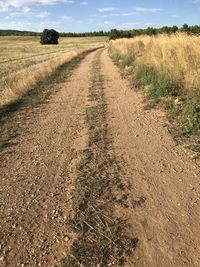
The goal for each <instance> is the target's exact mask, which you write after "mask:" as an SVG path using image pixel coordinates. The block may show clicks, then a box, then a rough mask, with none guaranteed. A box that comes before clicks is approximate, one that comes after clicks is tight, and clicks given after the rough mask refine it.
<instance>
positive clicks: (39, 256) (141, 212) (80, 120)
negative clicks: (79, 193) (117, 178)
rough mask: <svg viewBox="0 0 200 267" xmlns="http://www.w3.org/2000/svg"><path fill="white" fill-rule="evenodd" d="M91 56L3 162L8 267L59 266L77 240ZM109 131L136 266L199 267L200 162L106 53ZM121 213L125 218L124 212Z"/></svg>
mask: <svg viewBox="0 0 200 267" xmlns="http://www.w3.org/2000/svg"><path fill="white" fill-rule="evenodd" d="M95 54H96V52H92V53H91V54H89V55H88V56H87V57H86V58H85V59H84V60H83V61H82V63H81V64H80V65H79V66H78V68H77V69H76V70H74V71H73V74H72V76H71V78H70V79H68V80H67V81H66V82H64V83H60V84H58V85H57V86H58V87H59V88H58V89H59V90H56V91H57V93H56V94H55V95H53V96H52V97H51V98H50V100H49V102H48V104H46V105H44V108H43V110H41V111H40V112H39V113H38V114H37V117H35V118H31V117H30V118H29V123H28V124H27V125H26V128H27V129H28V130H27V131H26V132H25V133H24V134H21V135H20V136H18V137H16V139H15V146H11V147H8V148H6V151H4V152H6V153H7V154H6V155H7V156H6V158H5V160H4V161H3V162H1V164H0V168H1V170H0V173H1V179H0V193H1V194H0V216H1V220H0V239H1V245H0V266H2V267H3V266H8V267H14V266H30V267H32V266H33V267H35V266H42V267H49V266H55V265H56V264H58V263H59V262H60V260H62V259H63V258H64V257H65V256H66V255H67V253H68V250H69V247H70V245H71V243H72V240H73V237H74V236H73V234H72V233H71V232H70V230H69V227H68V225H67V223H66V221H67V219H68V218H69V217H70V216H71V213H72V204H73V203H72V195H73V184H74V180H75V179H76V173H75V165H76V164H77V162H78V160H79V157H80V151H81V149H83V148H84V147H85V146H86V142H87V140H88V137H87V132H86V129H85V125H84V114H85V110H86V107H87V96H88V88H89V86H90V68H91V63H92V60H93V58H94V55H95ZM101 65H102V74H103V78H104V87H105V97H106V101H107V104H108V107H107V108H108V127H109V130H110V133H111V135H112V138H113V144H114V149H115V153H116V156H117V158H120V159H121V163H123V173H124V180H125V181H126V182H127V183H129V185H130V186H129V188H130V194H129V200H128V201H129V205H128V207H127V208H119V213H120V214H123V215H124V216H125V218H128V221H129V222H130V225H131V229H132V231H133V232H134V234H135V235H136V236H137V238H138V239H139V244H138V246H137V248H136V251H135V253H134V255H133V257H132V259H130V261H129V262H128V263H127V265H126V266H127V267H131V266H136V267H137V266H138V267H142V266H151V267H160V266H163V267H168V266H174V267H177V266H196V267H197V266H200V246H199V245H200V232H199V228H198V222H199V218H200V205H199V204H200V182H199V177H200V168H199V165H200V162H199V160H198V159H193V158H192V154H191V152H189V151H188V150H185V149H184V148H183V147H181V146H177V145H176V144H175V142H174V141H173V139H172V137H171V135H170V134H169V132H168V130H167V127H166V118H165V114H164V112H162V111H158V110H153V109H152V110H146V109H144V106H145V104H144V101H143V100H144V99H143V96H142V95H141V94H140V93H136V92H135V91H134V90H131V89H130V86H129V84H128V81H126V80H124V79H122V78H121V76H120V73H119V71H118V70H117V68H116V67H115V66H114V64H113V62H112V61H111V59H110V58H109V56H108V54H107V51H106V50H104V52H103V53H102V56H101ZM116 212H118V211H116Z"/></svg>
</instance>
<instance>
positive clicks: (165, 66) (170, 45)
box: [111, 34, 200, 94]
mask: <svg viewBox="0 0 200 267" xmlns="http://www.w3.org/2000/svg"><path fill="white" fill-rule="evenodd" d="M199 47H200V37H198V36H188V35H184V34H177V35H171V36H168V35H159V36H156V37H150V36H141V37H140V36H138V37H136V38H134V39H130V40H128V39H120V40H117V41H112V43H111V49H112V53H113V52H114V53H119V54H123V55H125V56H128V57H129V58H130V57H131V60H132V61H133V66H134V67H137V66H138V65H140V64H147V65H150V66H154V67H155V68H156V69H158V70H160V71H165V72H168V73H169V75H170V78H171V79H172V80H173V81H175V82H178V83H179V85H181V86H180V88H181V90H182V92H184V93H187V94H188V93H191V92H192V91H193V90H199V91H200V49H199Z"/></svg>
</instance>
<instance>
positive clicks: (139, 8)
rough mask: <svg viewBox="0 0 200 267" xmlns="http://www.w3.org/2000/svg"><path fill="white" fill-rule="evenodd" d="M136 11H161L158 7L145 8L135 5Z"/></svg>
mask: <svg viewBox="0 0 200 267" xmlns="http://www.w3.org/2000/svg"><path fill="white" fill-rule="evenodd" d="M135 10H136V11H137V12H144V13H156V12H160V11H162V9H160V8H145V7H137V8H136V9H135Z"/></svg>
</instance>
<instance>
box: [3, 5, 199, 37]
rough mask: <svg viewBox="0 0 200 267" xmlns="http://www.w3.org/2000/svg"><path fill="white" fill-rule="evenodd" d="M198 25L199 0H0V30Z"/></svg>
mask: <svg viewBox="0 0 200 267" xmlns="http://www.w3.org/2000/svg"><path fill="white" fill-rule="evenodd" d="M184 23H187V24H189V25H195V24H198V25H199V24H200V0H177V1H176V0H164V1H162V0H101V1H97V0H0V29H15V30H28V31H42V30H43V29H44V28H47V29H55V30H57V31H59V32H86V31H99V30H104V31H107V30H110V29H113V28H117V29H138V28H147V27H161V26H164V25H167V26H172V25H177V26H181V25H183V24H184Z"/></svg>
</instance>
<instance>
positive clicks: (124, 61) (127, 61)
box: [111, 53, 134, 70]
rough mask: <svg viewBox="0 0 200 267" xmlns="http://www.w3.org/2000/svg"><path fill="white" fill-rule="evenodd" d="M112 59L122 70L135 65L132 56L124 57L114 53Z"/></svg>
mask: <svg viewBox="0 0 200 267" xmlns="http://www.w3.org/2000/svg"><path fill="white" fill-rule="evenodd" d="M111 57H112V60H113V61H114V62H115V63H116V65H117V66H118V67H119V68H120V69H121V70H124V69H125V68H126V67H129V66H132V65H133V61H134V57H133V55H132V54H129V55H122V54H119V53H113V54H111Z"/></svg>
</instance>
